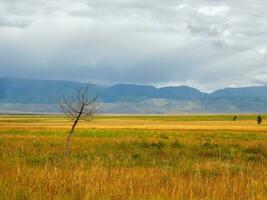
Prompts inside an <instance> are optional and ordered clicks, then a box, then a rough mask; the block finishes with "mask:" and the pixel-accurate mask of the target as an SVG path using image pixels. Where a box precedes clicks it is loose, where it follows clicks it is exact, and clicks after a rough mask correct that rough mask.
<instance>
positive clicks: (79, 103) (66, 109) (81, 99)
mask: <svg viewBox="0 0 267 200" xmlns="http://www.w3.org/2000/svg"><path fill="white" fill-rule="evenodd" d="M76 92H77V93H76V96H74V99H73V101H72V102H69V101H67V100H66V99H65V97H64V96H63V98H62V99H61V100H60V101H59V105H60V108H61V110H62V112H63V113H64V114H65V115H66V116H67V118H68V119H69V120H71V121H73V124H72V127H71V130H70V133H69V135H68V137H67V144H66V152H67V153H69V145H70V138H71V136H72V135H73V133H74V130H75V127H76V125H77V124H78V122H79V120H86V121H90V120H91V119H92V118H93V117H94V114H95V113H96V110H97V106H96V105H97V104H96V101H97V98H98V94H97V95H95V96H94V97H92V98H89V97H88V87H85V88H84V89H83V88H79V89H78V90H77V91H76Z"/></svg>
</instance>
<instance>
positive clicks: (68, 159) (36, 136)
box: [0, 115, 267, 200]
mask: <svg viewBox="0 0 267 200" xmlns="http://www.w3.org/2000/svg"><path fill="white" fill-rule="evenodd" d="M232 118H233V116H232V115H203V116H197V115H194V116H189V115H188V116H187V115H183V116H98V117H96V118H95V120H94V121H93V122H82V123H80V124H79V125H78V127H77V131H76V133H75V136H74V137H73V138H72V143H71V151H72V153H71V154H70V155H69V156H66V155H65V154H64V148H65V141H66V135H67V132H68V130H69V128H70V123H69V122H68V121H67V120H66V119H65V118H64V117H63V116H52V115H51V116H45V115H43V116H41V115H40V116H38V115H36V116H31V115H28V116H27V115H10V116H8V115H2V116H0V199H101V200H102V199H105V200H106V199H114V200H115V199H116V200H117V199H121V200H124V199H186V200H187V199H196V200H198V199H214V200H217V199H218V200H219V199H238V200H239V199H240V200H244V199H267V121H266V122H265V119H267V116H263V119H264V121H263V124H262V125H261V126H258V125H257V123H256V115H238V121H235V122H234V121H232Z"/></svg>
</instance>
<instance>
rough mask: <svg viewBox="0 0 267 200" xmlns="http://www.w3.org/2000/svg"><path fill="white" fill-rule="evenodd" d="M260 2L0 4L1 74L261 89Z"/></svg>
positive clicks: (45, 0)
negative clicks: (252, 86)
mask: <svg viewBox="0 0 267 200" xmlns="http://www.w3.org/2000/svg"><path fill="white" fill-rule="evenodd" d="M266 6H267V2H266V1H264V0H256V1H252V0H245V1H241V0H236V1H230V0H225V1H224V0H221V1H215V0H202V1H201V0H189V1H188V0H187V1H183V0H179V1H176V0H169V1H165V0H153V1H152V0H146V1H141V0H109V1H108V0H102V1H98V0H77V1H71V0H58V1H52V0H39V1H33V0H24V1H19V0H0V73H1V76H12V77H24V78H44V79H71V80H78V81H79V80H80V81H92V82H98V83H108V84H113V83H118V82H130V83H140V84H155V85H167V84H189V85H191V86H197V87H200V88H202V89H205V90H212V89H215V88H220V87H225V86H245V85H255V84H267V79H266V78H267V71H266V70H265V68H266V64H267V36H266V35H267V34H266V32H267V20H266V19H267V18H266V17H267V13H266V11H265V7H266Z"/></svg>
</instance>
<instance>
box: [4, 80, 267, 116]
mask: <svg viewBox="0 0 267 200" xmlns="http://www.w3.org/2000/svg"><path fill="white" fill-rule="evenodd" d="M85 86H88V87H89V89H90V90H91V91H90V92H91V94H92V95H94V94H96V93H99V94H100V95H99V103H100V104H101V110H100V112H103V113H197V112H199V113H214V112H216V113H231V112H241V113H242V112H267V86H259V87H255V86H252V87H242V88H225V89H220V90H216V91H214V92H211V93H205V92H201V91H200V90H198V89H196V88H192V87H188V86H167V87H161V88H156V87H154V86H151V85H136V84H123V83H120V84H116V85H113V86H110V87H109V86H102V85H97V84H92V83H80V82H75V81H61V80H36V79H17V78H0V112H2V113H3V112H16V111H19V112H59V108H58V106H57V104H58V100H59V99H60V98H61V97H62V96H65V97H67V98H70V97H71V96H72V95H73V93H74V92H75V90H76V89H77V88H79V87H85Z"/></svg>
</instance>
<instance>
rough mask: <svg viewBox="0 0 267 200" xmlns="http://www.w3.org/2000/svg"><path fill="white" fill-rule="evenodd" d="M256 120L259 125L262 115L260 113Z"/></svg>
mask: <svg viewBox="0 0 267 200" xmlns="http://www.w3.org/2000/svg"><path fill="white" fill-rule="evenodd" d="M257 122H258V125H261V123H262V116H261V115H258V117H257Z"/></svg>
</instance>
